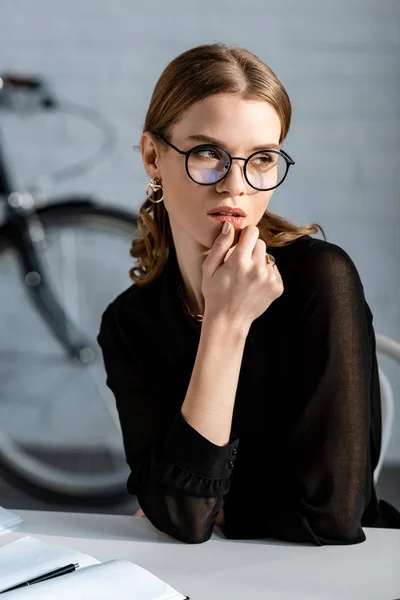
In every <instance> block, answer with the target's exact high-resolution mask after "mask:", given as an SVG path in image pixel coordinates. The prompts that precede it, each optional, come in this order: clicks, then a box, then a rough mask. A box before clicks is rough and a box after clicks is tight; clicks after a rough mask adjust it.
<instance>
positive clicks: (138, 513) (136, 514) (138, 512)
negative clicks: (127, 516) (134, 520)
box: [133, 508, 146, 517]
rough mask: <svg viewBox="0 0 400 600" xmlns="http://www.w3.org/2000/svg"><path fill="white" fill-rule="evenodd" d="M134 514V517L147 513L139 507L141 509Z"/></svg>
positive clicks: (143, 515)
mask: <svg viewBox="0 0 400 600" xmlns="http://www.w3.org/2000/svg"><path fill="white" fill-rule="evenodd" d="M133 516H134V517H145V516H146V515H145V514H144V512H143V511H142V509H141V508H139V510H138V511H137V512H135V514H134V515H133Z"/></svg>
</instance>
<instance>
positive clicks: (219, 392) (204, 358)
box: [181, 316, 249, 446]
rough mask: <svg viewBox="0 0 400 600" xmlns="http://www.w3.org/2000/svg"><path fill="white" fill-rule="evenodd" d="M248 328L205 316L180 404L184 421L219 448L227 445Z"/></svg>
mask: <svg viewBox="0 0 400 600" xmlns="http://www.w3.org/2000/svg"><path fill="white" fill-rule="evenodd" d="M248 331H249V327H247V326H244V325H237V326H235V325H233V324H231V323H229V322H228V321H227V320H226V319H222V318H220V319H207V316H205V317H204V320H203V324H202V330H201V335H200V341H199V346H198V350H197V355H196V360H195V363H194V367H193V371H192V376H191V379H190V382H189V387H188V390H187V393H186V396H185V400H184V402H183V405H182V409H181V411H182V415H183V417H184V418H185V420H186V421H187V422H188V423H189V424H190V425H191V426H192V427H193V428H194V429H196V430H197V431H198V432H199V433H200V434H201V435H202V436H203V437H205V438H206V439H208V440H209V441H211V442H212V443H214V444H216V445H218V446H224V445H226V444H227V443H228V442H229V437H230V432H231V425H232V415H233V408H234V404H235V397H236V390H237V385H238V381H239V373H240V367H241V364H242V358H243V351H244V347H245V343H246V337H247V334H248Z"/></svg>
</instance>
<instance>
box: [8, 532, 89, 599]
mask: <svg viewBox="0 0 400 600" xmlns="http://www.w3.org/2000/svg"><path fill="white" fill-rule="evenodd" d="M76 562H77V563H79V565H80V566H87V565H93V564H98V563H99V562H100V561H99V560H97V559H96V558H93V557H92V556H89V555H87V554H83V553H82V552H78V551H77V550H71V549H69V548H62V547H61V546H55V545H52V544H48V543H45V542H42V541H41V540H38V539H36V538H33V537H31V536H25V537H23V538H20V539H19V540H17V541H16V542H11V543H10V544H6V545H5V546H0V591H1V590H4V589H6V588H8V587H11V586H13V585H16V584H17V583H20V582H21V581H24V580H26V579H31V578H32V577H36V576H37V575H40V574H41V573H46V572H47V571H51V570H52V569H56V568H57V567H63V566H65V565H68V564H70V563H76ZM63 577H64V575H63ZM9 593H11V592H9ZM3 597H4V598H6V596H3Z"/></svg>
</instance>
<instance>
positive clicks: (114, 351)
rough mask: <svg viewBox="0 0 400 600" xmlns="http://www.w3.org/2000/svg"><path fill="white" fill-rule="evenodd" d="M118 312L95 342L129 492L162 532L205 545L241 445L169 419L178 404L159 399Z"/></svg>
mask: <svg viewBox="0 0 400 600" xmlns="http://www.w3.org/2000/svg"><path fill="white" fill-rule="evenodd" d="M113 311H114V307H113V305H112V304H110V305H109V306H108V307H107V309H106V310H105V311H104V313H103V315H102V319H101V326H100V331H99V334H98V336H97V341H98V343H99V345H100V347H101V349H102V353H103V361H104V366H105V370H106V374H107V378H106V384H107V386H108V387H109V388H110V389H111V391H112V392H113V394H114V396H115V400H116V406H117V409H118V414H119V420H120V424H121V430H122V436H123V443H124V449H125V454H126V460H127V463H128V465H129V467H130V469H131V474H130V476H129V478H128V482H127V489H128V491H129V492H130V493H131V494H132V495H137V497H138V501H139V504H140V506H141V508H142V509H143V511H144V513H145V515H146V517H148V518H149V520H150V521H151V522H152V523H153V525H154V526H155V527H156V528H157V529H159V530H160V531H163V532H164V533H167V534H169V535H171V536H173V537H175V538H177V539H180V540H182V541H185V542H189V543H201V542H204V541H207V540H208V539H209V538H210V536H211V534H212V529H213V524H214V521H215V518H216V516H217V514H218V512H219V511H220V509H221V508H222V506H223V496H224V495H225V494H227V492H228V490H229V486H230V477H231V474H232V470H233V469H232V467H233V463H234V457H232V450H233V448H234V447H237V445H238V442H239V440H238V439H237V437H236V436H235V434H234V433H232V434H231V438H230V440H229V443H228V444H227V445H226V446H217V445H215V444H213V443H212V442H211V441H209V440H208V439H206V438H205V437H203V436H202V435H201V434H200V433H199V432H198V431H196V430H195V429H194V428H193V427H192V426H191V425H189V423H187V421H186V420H185V419H184V417H183V416H182V413H181V411H180V410H179V411H178V412H175V413H174V412H171V410H170V409H169V406H170V405H171V404H172V405H175V406H176V403H169V402H168V397H161V395H160V394H157V393H155V391H154V390H153V389H152V388H151V385H150V383H149V382H148V381H146V380H145V379H144V378H143V376H142V373H141V372H140V370H139V368H138V365H137V363H136V362H135V359H134V357H133V356H132V352H131V351H130V350H129V349H128V348H126V347H124V344H123V340H122V336H121V333H120V331H119V329H118V323H117V320H116V318H115V314H114V312H113ZM182 402H183V399H182Z"/></svg>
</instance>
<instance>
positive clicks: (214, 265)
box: [203, 221, 235, 274]
mask: <svg viewBox="0 0 400 600" xmlns="http://www.w3.org/2000/svg"><path fill="white" fill-rule="evenodd" d="M225 222H226V223H229V222H228V221H225ZM229 227H230V229H229V231H228V233H227V234H226V235H225V234H223V233H222V227H221V231H220V233H219V235H218V236H217V237H216V238H215V241H214V243H213V245H212V247H211V248H210V250H209V252H208V255H207V258H206V259H205V260H204V262H203V269H207V270H208V272H209V273H211V274H213V273H215V271H216V270H217V269H218V267H219V266H220V265H221V264H223V262H224V258H225V255H226V253H227V251H228V250H229V248H230V247H231V245H232V242H233V238H234V233H235V228H234V227H233V225H232V223H229Z"/></svg>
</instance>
